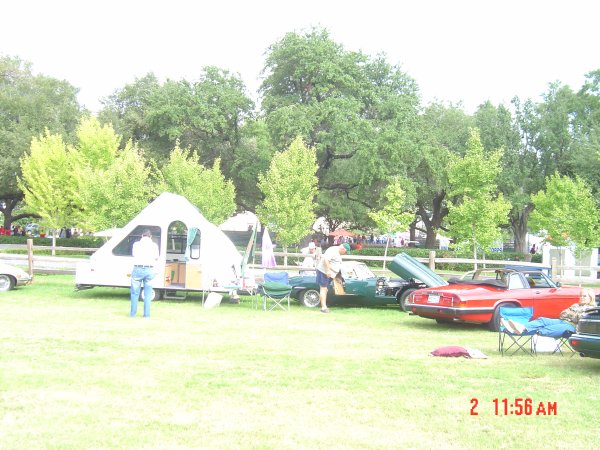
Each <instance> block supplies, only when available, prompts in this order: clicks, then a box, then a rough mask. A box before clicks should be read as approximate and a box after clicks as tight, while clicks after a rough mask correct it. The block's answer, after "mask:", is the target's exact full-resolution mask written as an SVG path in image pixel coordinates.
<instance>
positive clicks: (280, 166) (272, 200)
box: [257, 137, 317, 247]
mask: <svg viewBox="0 0 600 450" xmlns="http://www.w3.org/2000/svg"><path fill="white" fill-rule="evenodd" d="M316 171H317V162H316V154H315V151H314V149H311V148H307V147H306V146H305V145H304V142H302V139H301V138H300V137H298V138H296V139H295V140H294V141H293V142H292V143H291V144H290V146H289V148H288V149H287V150H286V151H283V152H279V153H276V154H275V156H274V157H273V160H272V161H271V165H270V167H269V170H268V172H266V173H264V174H261V175H259V177H258V179H259V181H258V186H259V189H260V190H261V192H262V193H263V195H264V200H263V202H262V203H261V204H260V205H259V206H258V207H257V215H258V218H259V219H260V221H261V222H262V223H263V224H265V225H266V226H268V227H269V228H270V229H271V230H273V231H274V232H275V235H276V240H277V241H278V242H280V243H281V244H283V245H284V246H285V247H287V246H288V245H291V244H294V243H297V242H299V241H300V239H302V238H303V237H305V236H306V235H307V234H309V233H310V230H311V227H312V225H313V224H314V222H315V219H316V217H315V213H314V203H313V199H314V197H315V195H316V194H317V177H316Z"/></svg>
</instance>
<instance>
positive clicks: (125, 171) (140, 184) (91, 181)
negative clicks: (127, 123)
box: [80, 143, 156, 231]
mask: <svg viewBox="0 0 600 450" xmlns="http://www.w3.org/2000/svg"><path fill="white" fill-rule="evenodd" d="M82 171H83V173H84V174H85V185H86V186H85V188H84V189H82V200H83V202H82V204H83V208H84V211H85V215H84V217H83V219H82V222H81V224H80V226H81V227H82V228H84V229H86V230H91V231H97V230H102V229H106V228H113V227H122V226H124V225H126V224H127V223H128V222H129V221H130V220H131V218H132V217H134V216H135V215H137V214H138V213H139V212H140V211H141V210H142V209H144V208H145V207H146V206H147V205H148V202H149V201H150V200H151V199H152V198H153V197H154V196H155V195H156V188H155V184H156V183H155V182H154V176H155V170H154V169H153V168H152V166H151V165H148V164H147V163H146V160H145V158H144V154H143V152H142V151H141V150H140V149H138V148H137V147H136V146H135V145H133V144H131V143H128V144H127V145H126V146H125V148H124V149H123V150H122V151H120V152H119V153H117V155H116V156H115V158H114V160H113V161H112V162H111V163H110V165H109V166H108V167H107V168H106V169H94V168H93V167H89V166H88V167H85V168H83V169H82Z"/></svg>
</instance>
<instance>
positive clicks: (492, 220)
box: [448, 130, 511, 257]
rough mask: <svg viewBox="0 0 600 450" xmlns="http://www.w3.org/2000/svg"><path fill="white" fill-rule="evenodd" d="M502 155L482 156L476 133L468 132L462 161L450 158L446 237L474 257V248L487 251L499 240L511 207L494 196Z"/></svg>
mask: <svg viewBox="0 0 600 450" xmlns="http://www.w3.org/2000/svg"><path fill="white" fill-rule="evenodd" d="M501 157H502V151H501V150H498V151H496V152H494V153H491V154H488V155H484V153H483V146H482V145H481V141H480V138H479V133H478V132H477V130H472V131H471V137H470V139H469V142H468V144H467V152H466V154H465V156H464V157H463V158H459V157H457V156H454V155H451V157H450V165H449V168H448V180H449V183H450V191H449V195H450V196H452V197H454V198H455V200H454V202H452V203H451V204H450V205H449V210H450V212H449V214H448V221H449V222H450V224H451V228H450V233H451V234H452V236H453V237H454V238H455V241H456V243H457V245H459V246H461V245H468V246H469V247H470V248H471V249H472V250H473V252H474V255H475V257H476V254H477V248H478V247H479V248H482V249H483V250H484V251H485V250H489V249H490V248H491V247H492V246H493V245H494V242H496V241H497V240H498V239H500V237H501V230H500V225H502V224H504V223H506V221H507V215H508V212H509V211H510V208H511V205H510V203H509V202H507V201H506V200H504V196H503V195H502V193H500V194H496V184H495V179H496V176H497V174H498V173H499V172H500V170H501V169H500V164H499V163H500V158H501Z"/></svg>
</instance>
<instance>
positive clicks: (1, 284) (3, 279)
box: [0, 274, 15, 292]
mask: <svg viewBox="0 0 600 450" xmlns="http://www.w3.org/2000/svg"><path fill="white" fill-rule="evenodd" d="M14 287H15V279H14V278H13V277H11V276H10V275H5V274H2V275H0V292H6V291H10V290H11V289H12V288H14Z"/></svg>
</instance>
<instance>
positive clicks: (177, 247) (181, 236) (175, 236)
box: [167, 220, 187, 255]
mask: <svg viewBox="0 0 600 450" xmlns="http://www.w3.org/2000/svg"><path fill="white" fill-rule="evenodd" d="M186 242H187V227H186V226H185V224H184V223H183V222H181V221H179V220H177V221H175V222H172V223H171V225H169V235H168V236H167V253H171V254H174V255H183V254H185V245H186Z"/></svg>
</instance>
